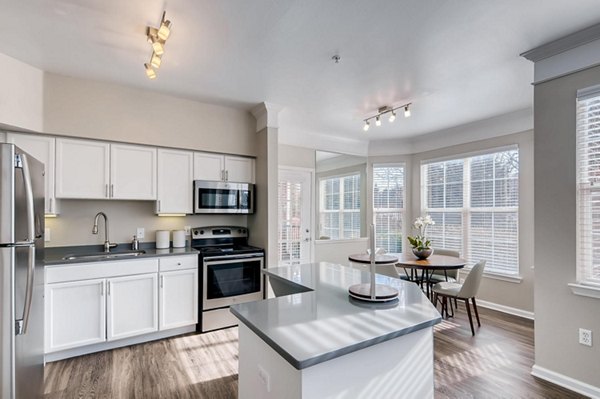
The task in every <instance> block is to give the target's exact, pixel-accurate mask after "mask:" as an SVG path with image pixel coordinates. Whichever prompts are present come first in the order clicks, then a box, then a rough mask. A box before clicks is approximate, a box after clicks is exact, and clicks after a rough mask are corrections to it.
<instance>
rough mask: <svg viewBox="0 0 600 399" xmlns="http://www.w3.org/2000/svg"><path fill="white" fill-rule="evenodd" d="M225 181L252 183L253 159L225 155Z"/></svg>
mask: <svg viewBox="0 0 600 399" xmlns="http://www.w3.org/2000/svg"><path fill="white" fill-rule="evenodd" d="M225 179H226V180H227V181H231V182H240V183H254V159H252V158H244V157H234V156H230V155H226V156H225Z"/></svg>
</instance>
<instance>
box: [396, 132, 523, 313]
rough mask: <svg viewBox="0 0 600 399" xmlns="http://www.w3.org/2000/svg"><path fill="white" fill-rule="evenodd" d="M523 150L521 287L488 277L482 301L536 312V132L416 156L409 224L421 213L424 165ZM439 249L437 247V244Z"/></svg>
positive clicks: (483, 288)
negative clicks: (489, 151)
mask: <svg viewBox="0 0 600 399" xmlns="http://www.w3.org/2000/svg"><path fill="white" fill-rule="evenodd" d="M512 144H517V145H518V146H519V164H520V165H519V274H520V275H521V277H522V281H521V282H520V283H515V282H508V281H502V280H497V279H493V278H489V277H484V278H483V280H482V283H481V287H480V289H479V294H478V295H477V297H478V299H481V300H484V301H489V302H493V303H495V304H499V305H503V306H508V307H511V308H515V309H519V310H524V311H528V312H533V284H534V273H533V269H532V267H533V250H532V248H533V244H534V242H533V233H534V230H533V189H532V188H533V177H534V175H533V132H532V131H527V132H523V133H517V134H510V135H506V136H501V137H496V138H492V139H487V140H481V141H474V142H472V143H467V144H461V145H456V146H452V147H447V148H441V149H438V150H434V151H427V152H422V153H419V154H415V155H413V158H412V162H413V166H412V173H411V177H412V179H411V180H410V184H411V186H412V188H413V190H412V195H411V201H410V204H411V208H410V212H409V214H408V215H407V222H408V223H411V222H412V220H413V219H414V218H416V217H417V216H418V215H419V214H420V213H421V190H420V189H419V188H420V187H421V167H420V165H421V161H424V160H428V159H436V158H442V157H448V156H453V155H460V154H467V153H470V152H477V151H481V150H487V149H490V148H494V147H502V146H506V145H512ZM434 245H435V243H434Z"/></svg>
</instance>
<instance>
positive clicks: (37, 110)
mask: <svg viewBox="0 0 600 399" xmlns="http://www.w3.org/2000/svg"><path fill="white" fill-rule="evenodd" d="M43 79H44V72H43V71H41V70H40V69H37V68H34V67H32V66H30V65H27V64H25V63H23V62H21V61H17V60H15V59H14V58H11V57H8V56H6V55H4V54H1V53H0V128H2V127H3V126H4V127H5V128H9V127H12V128H17V129H25V130H36V131H41V130H42V112H43V110H42V107H43V102H42V98H43V95H44V82H43Z"/></svg>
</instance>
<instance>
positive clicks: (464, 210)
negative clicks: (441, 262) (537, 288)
mask: <svg viewBox="0 0 600 399" xmlns="http://www.w3.org/2000/svg"><path fill="white" fill-rule="evenodd" d="M510 150H517V151H519V146H518V145H516V144H515V145H510V146H503V147H496V148H490V149H486V150H483V151H477V152H470V153H464V154H457V155H455V156H452V157H445V158H438V159H429V160H424V161H422V162H421V170H420V174H421V214H427V213H435V212H444V213H460V214H461V218H462V237H461V239H462V245H461V249H460V253H461V256H462V257H463V258H465V259H467V261H470V262H474V261H477V259H468V253H469V244H470V243H469V236H470V232H469V229H470V226H471V214H472V213H478V212H487V213H502V212H515V213H516V215H517V254H516V259H517V265H516V271H515V272H514V273H506V272H503V271H500V270H498V269H490V270H486V272H485V275H486V276H487V277H492V278H497V279H500V280H507V281H514V282H520V281H521V276H520V256H519V252H520V233H519V208H520V192H519V203H518V205H517V206H516V207H471V160H472V158H474V157H477V156H481V155H491V154H496V153H500V152H505V151H510ZM447 161H463V183H462V184H463V192H462V198H463V205H462V207H456V208H428V207H427V206H426V205H427V199H428V198H427V184H426V173H425V167H426V166H427V165H429V164H434V163H439V162H447ZM520 179H521V158H520V151H519V186H520ZM445 184H447V183H446V182H444V185H445ZM434 247H435V243H434ZM469 269H470V267H466V268H465V270H469Z"/></svg>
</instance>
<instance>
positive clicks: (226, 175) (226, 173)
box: [225, 170, 229, 181]
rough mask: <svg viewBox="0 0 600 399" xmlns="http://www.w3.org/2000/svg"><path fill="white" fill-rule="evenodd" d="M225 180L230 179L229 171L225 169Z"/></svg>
mask: <svg viewBox="0 0 600 399" xmlns="http://www.w3.org/2000/svg"><path fill="white" fill-rule="evenodd" d="M225 181H229V171H228V170H226V171H225Z"/></svg>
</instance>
